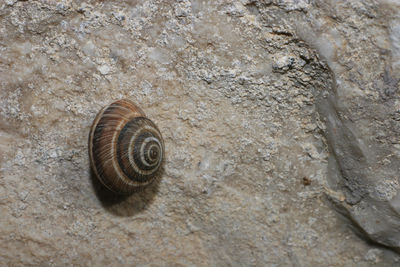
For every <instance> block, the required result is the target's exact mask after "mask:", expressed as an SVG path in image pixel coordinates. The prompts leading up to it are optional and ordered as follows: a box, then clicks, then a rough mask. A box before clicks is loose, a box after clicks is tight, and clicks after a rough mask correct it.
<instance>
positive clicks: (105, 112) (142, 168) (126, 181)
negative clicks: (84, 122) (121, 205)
mask: <svg viewBox="0 0 400 267" xmlns="http://www.w3.org/2000/svg"><path fill="white" fill-rule="evenodd" d="M89 157H90V164H91V167H92V169H93V172H94V174H95V175H96V177H97V178H98V179H99V180H100V182H101V183H102V184H103V185H105V186H106V187H107V188H108V189H110V190H111V191H113V192H115V193H119V194H130V193H133V192H135V191H136V190H137V189H138V188H140V187H143V186H145V185H148V184H150V183H151V182H152V181H154V180H155V178H156V177H157V175H158V174H159V171H160V168H161V164H162V161H163V158H164V141H163V138H162V136H161V133H160V131H159V129H158V128H157V126H156V125H155V124H154V123H153V122H152V121H151V120H150V119H148V118H147V117H146V115H145V113H144V112H143V111H142V109H141V108H139V107H138V106H137V105H136V104H135V103H133V102H132V101H130V100H127V99H123V100H118V101H116V102H114V103H112V104H110V105H108V106H106V107H104V108H103V109H102V110H101V111H100V112H99V113H98V114H97V116H96V118H95V120H94V122H93V125H92V128H91V130H90V135H89Z"/></svg>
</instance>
